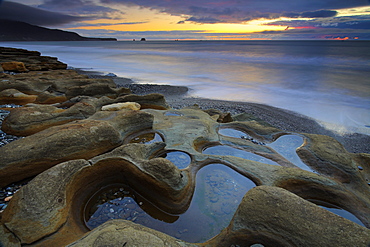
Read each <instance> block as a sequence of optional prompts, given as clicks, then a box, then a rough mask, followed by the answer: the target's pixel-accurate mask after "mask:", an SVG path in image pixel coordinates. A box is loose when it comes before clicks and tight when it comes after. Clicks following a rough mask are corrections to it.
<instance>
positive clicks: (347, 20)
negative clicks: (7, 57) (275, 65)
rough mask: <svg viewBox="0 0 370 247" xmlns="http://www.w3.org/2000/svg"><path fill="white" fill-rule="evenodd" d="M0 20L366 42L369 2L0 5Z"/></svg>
mask: <svg viewBox="0 0 370 247" xmlns="http://www.w3.org/2000/svg"><path fill="white" fill-rule="evenodd" d="M0 18H1V19H12V20H19V21H24V22H28V23H31V24H35V25H39V26H44V27H48V28H58V29H63V30H69V31H74V32H77V33H79V34H80V35H83V36H89V37H115V38H117V39H119V40H131V39H140V38H141V37H145V38H147V39H148V40H150V39H151V40H154V39H166V40H168V39H179V40H182V39H196V40H199V39H202V40H210V39H215V40H218V39H360V40H364V39H367V40H369V39H370V6H369V0H189V1H185V0H136V1H135V0H64V1H63V0H12V1H1V0H0Z"/></svg>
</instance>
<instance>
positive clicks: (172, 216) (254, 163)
mask: <svg viewBox="0 0 370 247" xmlns="http://www.w3.org/2000/svg"><path fill="white" fill-rule="evenodd" d="M32 56H33V55H32ZM26 67H27V64H26ZM27 68H28V67H27ZM0 100H3V101H2V102H7V103H19V102H21V103H22V104H26V105H25V106H23V107H19V108H17V109H13V110H11V113H10V114H9V116H8V117H7V118H6V119H5V120H4V122H3V126H2V129H3V130H4V131H5V132H7V133H12V134H14V135H19V136H26V137H24V138H21V139H18V140H15V141H13V142H11V143H9V144H6V145H5V146H3V147H1V148H0V188H1V187H4V186H8V185H9V184H11V183H15V182H18V181H21V180H22V179H25V178H29V179H31V181H30V182H29V183H28V184H27V185H25V186H23V187H22V188H21V189H20V190H19V191H18V192H16V193H15V194H14V195H13V197H12V198H11V199H10V202H9V204H8V205H7V207H6V208H5V210H4V211H3V212H0V245H3V246H103V245H104V246H148V245H150V246H252V245H253V244H260V245H263V246H368V245H369V244H370V230H369V229H368V228H370V197H369V195H370V186H369V185H368V183H369V179H370V166H369V161H370V155H369V154H354V153H349V152H347V151H346V150H345V149H344V148H343V146H342V145H341V144H340V143H338V142H337V141H336V140H334V139H333V138H330V137H327V136H322V135H312V134H304V133H292V132H285V131H282V130H280V129H277V128H275V127H273V126H270V125H268V124H266V123H264V122H262V121H259V120H258V119H257V118H256V117H254V116H250V115H246V114H241V115H235V116H232V115H231V114H228V113H223V112H220V111H217V110H213V109H210V110H206V111H203V110H201V109H199V108H198V107H196V106H193V107H190V108H184V109H176V110H175V109H170V108H169V107H168V105H167V104H166V100H165V98H164V97H163V95H160V94H149V95H142V96H138V95H133V94H130V92H129V91H128V90H127V89H124V88H117V87H116V86H115V85H114V83H113V81H111V80H102V79H90V78H87V77H86V76H82V75H79V74H77V73H76V72H74V71H69V70H57V71H31V72H28V73H24V74H16V75H8V74H4V75H3V77H1V78H0ZM30 102H31V103H30ZM5 109H6V108H5ZM286 137H288V139H285V138H286ZM289 138H290V139H289ZM277 143H282V144H281V145H280V144H279V145H280V146H279V145H278V144H277ZM212 148H214V149H215V151H213V152H208V150H210V149H211V150H212ZM186 159H187V162H185V163H184V160H186ZM184 164H185V165H184ZM215 165H217V166H221V167H225V168H227V169H229V170H231V171H233V172H234V173H237V174H238V176H241V177H243V178H245V179H246V180H248V181H250V182H251V183H253V184H254V186H253V187H254V188H253V189H251V188H249V189H248V190H249V191H248V192H246V193H245V192H243V194H242V195H244V193H245V195H244V197H240V198H241V199H240V200H239V201H238V200H237V199H235V198H234V197H233V196H232V193H234V192H236V191H238V190H239V187H238V186H237V184H238V183H237V181H236V178H235V177H232V176H230V177H225V173H216V175H214V174H213V175H212V174H205V175H204V176H205V177H206V178H207V179H208V180H207V181H208V182H207V183H208V184H207V186H204V187H202V184H203V181H201V180H199V179H201V178H202V176H200V175H199V174H201V173H202V170H203V169H205V168H210V169H211V168H212V167H215ZM212 169H213V168H212ZM220 178H221V179H220ZM243 181H244V180H243ZM244 182H245V181H244ZM244 182H243V183H244ZM113 188H115V189H113ZM209 188H211V189H212V191H209V190H208V189H209ZM199 191H201V193H203V194H196V193H200V192H199ZM215 193H216V194H217V196H216V197H215ZM200 195H204V197H201V196H200ZM127 198H129V199H127ZM220 198H222V199H220ZM126 200H127V201H126ZM129 200H131V201H130V203H129ZM230 200H233V203H237V204H236V206H235V210H236V211H233V210H234V209H233V210H231V209H230V207H229V204H228V203H227V202H229V201H230ZM234 200H235V201H234ZM214 203H219V204H217V205H219V206H218V207H219V208H218V209H219V210H218V211H212V209H215V208H216V206H214V207H210V205H216V204H214ZM135 205H136V206H135ZM193 205H196V206H195V208H194V206H193ZM331 208H335V209H336V210H343V211H344V212H345V213H346V214H347V215H348V214H350V215H352V216H351V217H352V218H351V217H349V219H351V220H353V222H352V221H350V220H348V219H345V218H343V217H340V216H338V215H336V214H334V213H332V212H329V211H328V210H331ZM128 212H129V213H128ZM195 212H197V214H196V213H195ZM333 212H334V211H333ZM144 213H145V214H146V216H145V217H144V218H143V214H144ZM95 214H97V215H95ZM186 214H190V215H192V214H194V215H197V216H194V217H195V219H192V220H191V221H192V222H195V224H196V226H197V227H200V229H202V228H207V227H209V226H208V225H207V222H205V221H203V220H202V219H201V217H203V216H202V215H208V216H207V217H210V218H212V217H213V218H219V217H221V216H220V215H221V214H228V215H230V218H228V221H226V224H225V225H222V228H223V230H222V229H220V230H219V231H216V230H215V228H212V227H213V226H212V224H214V223H213V222H212V223H209V225H211V226H210V230H209V232H207V234H206V235H205V236H204V241H198V242H199V243H189V241H185V240H184V239H182V236H183V234H184V235H186V232H187V231H188V230H189V228H191V227H194V228H195V226H194V225H189V222H186V221H185V220H184V219H183V218H182V216H183V215H186ZM94 217H96V218H98V219H97V221H96V222H97V224H98V226H97V225H94V226H92V225H89V221H90V219H93V218H94ZM140 217H142V218H140ZM197 217H199V218H197ZM139 218H140V219H141V220H139ZM149 218H150V220H149ZM157 221H160V222H161V223H160V224H162V223H163V222H165V223H163V224H167V225H165V227H164V228H161V227H159V228H158V229H163V230H165V228H171V226H172V224H175V223H176V224H184V225H185V226H184V228H185V229H182V230H181V232H179V231H177V232H175V233H173V234H172V235H171V236H170V235H168V234H165V233H163V232H160V231H158V230H154V229H150V228H149V227H152V226H153V225H155V224H157V223H153V222H157ZM148 222H149V223H148ZM150 222H152V223H150ZM136 223H140V224H141V225H139V224H136ZM151 224H152V225H151ZM158 224H159V223H158ZM203 224H204V226H203ZM96 226H97V227H96ZM95 227H96V228H95ZM152 228H154V227H152ZM190 230H192V229H190ZM202 230H203V229H202ZM212 234H213V235H212ZM177 238H180V239H177Z"/></svg>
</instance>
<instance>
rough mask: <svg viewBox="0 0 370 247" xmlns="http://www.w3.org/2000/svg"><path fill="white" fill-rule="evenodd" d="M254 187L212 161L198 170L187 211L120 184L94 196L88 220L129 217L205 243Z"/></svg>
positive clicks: (88, 222) (90, 222) (91, 224)
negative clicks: (172, 211)
mask: <svg viewBox="0 0 370 247" xmlns="http://www.w3.org/2000/svg"><path fill="white" fill-rule="evenodd" d="M255 186H256V185H255V184H254V183H253V181H251V180H250V179H248V178H246V177H244V176H242V175H241V174H239V173H238V172H236V171H234V170H233V169H231V168H229V167H227V166H225V165H221V164H210V165H207V166H205V167H203V168H202V169H200V170H199V171H198V173H197V175H196V187H195V191H194V195H193V198H192V201H191V203H190V206H189V208H188V210H187V211H186V212H185V213H184V214H181V215H169V214H166V213H164V212H163V211H160V210H159V209H157V208H155V207H154V206H153V205H148V204H150V203H149V202H147V201H145V199H143V198H140V196H139V195H137V193H136V194H135V192H134V191H133V190H132V189H130V188H129V187H128V186H122V185H120V186H114V187H113V188H107V189H105V190H103V191H100V192H98V193H97V194H96V195H94V196H93V197H92V198H91V200H90V202H89V203H88V205H87V207H86V209H85V221H86V225H87V226H88V227H89V228H90V229H93V228H95V227H97V226H99V225H101V224H103V223H104V222H106V221H108V220H109V219H126V220H131V221H133V222H135V223H138V224H141V225H144V226H147V227H150V228H152V229H155V230H158V231H161V232H164V233H166V234H169V235H170V236H173V237H176V238H179V239H182V240H184V241H188V242H204V241H207V240H208V239H210V238H212V237H214V236H216V235H217V234H219V233H220V232H221V230H222V229H224V228H225V227H227V226H228V225H229V223H230V221H231V219H232V217H233V215H234V213H235V211H236V209H237V208H238V206H239V204H240V202H241V200H242V198H243V196H244V195H245V193H246V192H247V191H248V190H250V189H251V188H253V187H255Z"/></svg>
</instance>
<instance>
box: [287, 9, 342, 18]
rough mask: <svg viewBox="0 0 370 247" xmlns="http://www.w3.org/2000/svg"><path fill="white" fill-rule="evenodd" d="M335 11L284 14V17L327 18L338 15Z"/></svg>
mask: <svg viewBox="0 0 370 247" xmlns="http://www.w3.org/2000/svg"><path fill="white" fill-rule="evenodd" d="M337 13H338V12H337V11H335V10H318V11H308V12H303V13H285V14H282V16H283V17H289V18H327V17H333V16H336V15H337Z"/></svg>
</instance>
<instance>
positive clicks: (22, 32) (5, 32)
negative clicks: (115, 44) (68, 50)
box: [0, 19, 117, 41]
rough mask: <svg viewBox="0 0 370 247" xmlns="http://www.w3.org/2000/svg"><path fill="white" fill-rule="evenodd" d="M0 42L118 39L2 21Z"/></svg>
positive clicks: (0, 24)
mask: <svg viewBox="0 0 370 247" xmlns="http://www.w3.org/2000/svg"><path fill="white" fill-rule="evenodd" d="M0 41H117V39H115V38H89V37H83V36H81V35H79V34H77V33H74V32H68V31H63V30H59V29H49V28H45V27H39V26H35V25H31V24H28V23H25V22H20V21H11V20H4V19H0Z"/></svg>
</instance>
